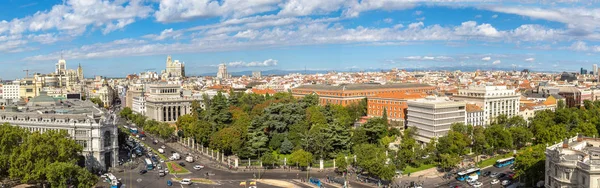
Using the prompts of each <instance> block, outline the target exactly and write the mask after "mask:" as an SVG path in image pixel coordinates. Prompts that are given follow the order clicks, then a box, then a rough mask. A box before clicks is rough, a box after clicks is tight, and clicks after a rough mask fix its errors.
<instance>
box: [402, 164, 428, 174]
mask: <svg viewBox="0 0 600 188" xmlns="http://www.w3.org/2000/svg"><path fill="white" fill-rule="evenodd" d="M435 165H436V164H424V165H421V166H419V167H412V166H407V167H406V168H404V171H402V174H408V173H415V172H418V171H422V170H427V169H430V168H435Z"/></svg>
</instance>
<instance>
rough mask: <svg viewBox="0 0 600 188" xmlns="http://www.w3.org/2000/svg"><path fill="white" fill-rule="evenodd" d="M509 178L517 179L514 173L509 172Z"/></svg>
mask: <svg viewBox="0 0 600 188" xmlns="http://www.w3.org/2000/svg"><path fill="white" fill-rule="evenodd" d="M507 174H508V178H510V179H513V177H515V173H514V172H508V173H507Z"/></svg>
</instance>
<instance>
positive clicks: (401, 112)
mask: <svg viewBox="0 0 600 188" xmlns="http://www.w3.org/2000/svg"><path fill="white" fill-rule="evenodd" d="M426 96H427V94H426V93H402V92H395V93H380V94H377V95H375V96H373V97H369V98H367V100H368V101H367V104H368V106H367V116H369V117H382V116H383V109H386V112H387V117H388V120H390V121H400V122H404V121H405V120H406V113H407V110H406V109H407V108H408V105H407V104H406V101H407V100H414V99H421V98H425V97H426Z"/></svg>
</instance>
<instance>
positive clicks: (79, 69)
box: [77, 63, 84, 82]
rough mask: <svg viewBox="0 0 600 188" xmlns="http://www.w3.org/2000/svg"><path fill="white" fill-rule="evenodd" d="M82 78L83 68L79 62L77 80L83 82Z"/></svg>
mask: <svg viewBox="0 0 600 188" xmlns="http://www.w3.org/2000/svg"><path fill="white" fill-rule="evenodd" d="M83 79H84V78H83V68H81V63H79V66H78V67H77V80H78V81H79V82H83Z"/></svg>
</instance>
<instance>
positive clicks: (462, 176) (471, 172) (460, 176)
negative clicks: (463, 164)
mask: <svg viewBox="0 0 600 188" xmlns="http://www.w3.org/2000/svg"><path fill="white" fill-rule="evenodd" d="M456 174H457V176H456V180H458V181H465V180H467V179H468V178H469V177H470V176H475V178H472V179H477V177H479V175H480V174H481V169H479V168H471V169H468V170H465V171H462V172H458V173H456Z"/></svg>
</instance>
